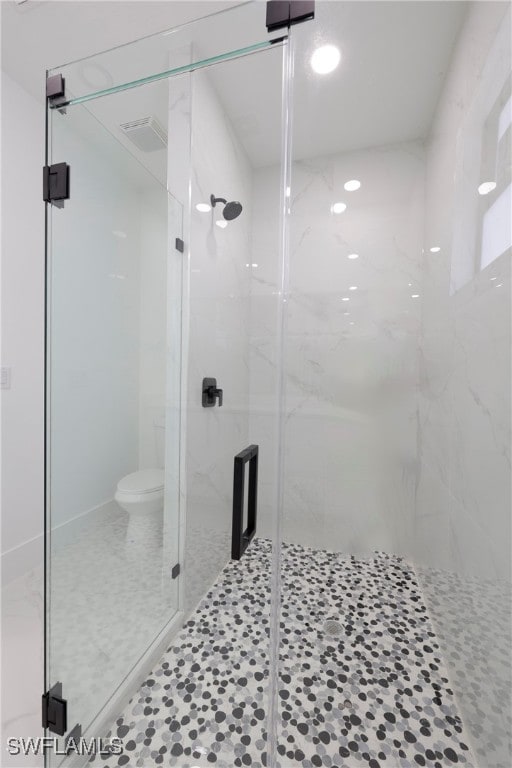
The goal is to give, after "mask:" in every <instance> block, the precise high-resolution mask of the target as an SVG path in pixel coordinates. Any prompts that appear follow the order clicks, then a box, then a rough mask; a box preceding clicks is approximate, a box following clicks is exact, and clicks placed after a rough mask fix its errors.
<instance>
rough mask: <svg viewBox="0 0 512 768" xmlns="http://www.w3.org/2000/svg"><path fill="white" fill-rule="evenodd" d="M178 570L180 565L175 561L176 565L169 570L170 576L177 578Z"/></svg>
mask: <svg viewBox="0 0 512 768" xmlns="http://www.w3.org/2000/svg"><path fill="white" fill-rule="evenodd" d="M180 571H181V567H180V564H179V563H176V565H175V566H174V568H173V569H172V571H171V576H172V578H173V579H177V578H178V576H179V575H180Z"/></svg>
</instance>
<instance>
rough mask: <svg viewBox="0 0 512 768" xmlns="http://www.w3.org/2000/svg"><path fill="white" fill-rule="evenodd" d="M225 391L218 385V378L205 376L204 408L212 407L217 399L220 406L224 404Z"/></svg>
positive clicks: (203, 390)
mask: <svg viewBox="0 0 512 768" xmlns="http://www.w3.org/2000/svg"><path fill="white" fill-rule="evenodd" d="M223 395H224V393H223V391H222V389H219V388H218V387H217V379H210V378H205V379H203V389H202V404H203V408H212V407H213V406H214V405H216V402H217V400H218V401H219V406H220V405H222V401H223Z"/></svg>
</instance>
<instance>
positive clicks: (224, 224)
mask: <svg viewBox="0 0 512 768" xmlns="http://www.w3.org/2000/svg"><path fill="white" fill-rule="evenodd" d="M215 223H216V225H217V226H218V227H220V228H221V229H226V227H227V225H228V223H227V221H224V219H219V220H218V221H216V222H215Z"/></svg>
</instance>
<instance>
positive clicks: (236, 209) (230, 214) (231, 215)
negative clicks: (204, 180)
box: [210, 195, 242, 221]
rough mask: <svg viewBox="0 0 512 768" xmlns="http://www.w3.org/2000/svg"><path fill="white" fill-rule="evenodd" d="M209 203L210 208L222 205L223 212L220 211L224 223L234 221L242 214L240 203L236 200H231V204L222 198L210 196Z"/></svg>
mask: <svg viewBox="0 0 512 768" xmlns="http://www.w3.org/2000/svg"><path fill="white" fill-rule="evenodd" d="M210 202H211V204H212V208H215V206H216V205H217V203H224V210H223V211H222V215H223V216H224V218H225V219H226V221H231V220H232V219H236V218H237V217H238V216H240V214H241V213H242V203H239V202H238V201H237V200H233V201H232V202H230V203H228V201H227V200H225V199H224V198H223V197H215V195H210Z"/></svg>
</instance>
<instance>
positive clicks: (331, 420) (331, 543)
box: [251, 142, 423, 554]
mask: <svg viewBox="0 0 512 768" xmlns="http://www.w3.org/2000/svg"><path fill="white" fill-rule="evenodd" d="M276 178H277V172H276V171H275V170H263V171H259V172H257V174H256V177H255V195H254V220H255V222H261V221H265V223H266V226H265V228H261V227H257V226H255V227H254V228H253V248H254V250H253V255H254V261H255V262H256V263H258V269H257V270H256V269H255V270H253V279H252V307H251V387H252V390H251V391H253V390H256V391H258V392H260V393H261V392H267V393H268V396H269V397H271V395H272V392H273V387H274V382H275V377H276V373H275V364H276V360H275V354H276V349H275V337H276V294H277V292H278V287H277V286H278V281H277V275H276V271H277V269H276V264H277V259H276V256H275V254H274V252H273V250H272V247H273V246H272V244H273V243H274V242H275V239H274V232H275V230H276V229H277V227H278V225H279V222H278V218H277V213H278V210H279V208H278V206H276V205H275V198H276V193H275V192H273V188H272V184H273V183H275V179H276ZM352 178H357V179H359V180H360V181H361V188H360V189H359V190H358V191H355V192H346V191H345V190H344V189H343V184H344V182H345V181H347V180H349V179H352ZM291 198H292V199H291V248H290V265H289V282H290V284H289V297H288V307H287V313H286V314H287V324H286V332H285V345H284V347H285V348H284V359H283V362H284V371H285V386H286V405H285V419H286V427H285V435H284V444H285V448H284V450H285V477H284V483H285V485H284V498H285V502H284V538H285V540H286V541H290V542H296V543H299V544H305V545H308V546H314V547H320V548H327V549H334V550H338V551H344V552H350V553H355V554H358V553H360V554H362V553H369V552H371V551H372V550H375V549H383V550H386V551H392V552H400V553H407V552H408V551H409V549H410V544H411V542H410V532H411V525H412V515H411V509H412V505H413V500H414V488H415V470H416V436H417V423H416V389H415V388H416V383H417V377H418V333H419V320H420V314H419V303H418V301H417V299H415V298H412V295H413V294H415V293H416V292H417V291H418V290H419V289H418V284H419V278H420V273H421V258H422V253H421V237H422V214H423V148H422V145H421V143H419V142H411V143H408V144H403V145H396V146H389V147H379V148H374V149H369V150H364V151H359V152H351V153H345V154H339V155H333V156H326V157H319V158H315V159H313V160H309V161H301V162H297V163H294V164H293V168H292V192H291ZM338 200H342V201H344V202H345V203H346V204H347V209H346V211H345V212H343V213H341V214H338V215H337V214H333V213H332V212H331V205H332V204H333V203H334V202H336V201H338ZM353 253H357V254H358V256H359V257H358V258H357V259H349V258H348V256H349V254H353ZM352 286H356V287H357V290H351V287H352ZM343 299H348V300H345V301H344V300H343ZM272 417H273V414H272V412H271V410H270V412H269V414H268V416H267V418H268V430H269V431H270V430H271V428H272V425H271V421H272ZM254 418H257V419H258V422H260V421H261V415H260V414H258V416H254ZM251 429H252V425H251ZM272 480H273V478H272V477H270V483H269V485H270V488H266V487H265V485H264V484H261V494H260V496H261V497H262V498H261V505H262V508H263V514H265V512H266V511H267V510H266V505H267V506H269V507H270V506H271V505H270V504H268V502H267V499H266V496H267V493H268V492H269V490H270V489H271V487H272Z"/></svg>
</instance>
